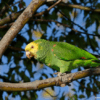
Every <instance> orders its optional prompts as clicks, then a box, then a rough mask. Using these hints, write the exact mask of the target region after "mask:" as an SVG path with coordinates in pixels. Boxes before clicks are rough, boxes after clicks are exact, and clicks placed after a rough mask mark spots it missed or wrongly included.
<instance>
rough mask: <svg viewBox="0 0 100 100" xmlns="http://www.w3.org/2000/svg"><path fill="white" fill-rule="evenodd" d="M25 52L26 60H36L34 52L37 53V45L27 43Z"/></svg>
mask: <svg viewBox="0 0 100 100" xmlns="http://www.w3.org/2000/svg"><path fill="white" fill-rule="evenodd" d="M25 51H26V56H27V57H28V58H31V57H33V56H34V58H37V54H36V52H37V51H38V44H37V43H34V42H31V43H29V44H28V45H26V47H25Z"/></svg>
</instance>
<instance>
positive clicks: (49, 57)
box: [35, 39, 100, 73]
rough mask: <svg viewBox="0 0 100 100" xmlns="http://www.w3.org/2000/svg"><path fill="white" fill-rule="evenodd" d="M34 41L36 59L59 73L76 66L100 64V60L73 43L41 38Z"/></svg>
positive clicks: (95, 65)
mask: <svg viewBox="0 0 100 100" xmlns="http://www.w3.org/2000/svg"><path fill="white" fill-rule="evenodd" d="M35 43H38V44H39V50H38V52H37V60H39V61H41V62H43V63H45V64H46V65H47V66H49V67H51V68H53V69H56V70H58V71H60V72H61V73H63V72H66V71H70V70H72V69H74V68H76V67H78V66H84V67H85V66H90V67H97V66H99V65H100V61H99V60H98V59H97V58H96V57H95V56H93V55H92V54H90V53H89V52H87V51H85V50H82V49H80V48H78V47H76V46H74V45H71V44H68V43H65V42H50V41H46V40H43V39H39V40H36V41H35Z"/></svg>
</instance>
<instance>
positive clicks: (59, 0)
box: [34, 0, 62, 17]
mask: <svg viewBox="0 0 100 100" xmlns="http://www.w3.org/2000/svg"><path fill="white" fill-rule="evenodd" d="M61 1H62V0H58V1H57V2H56V3H54V4H53V5H52V6H50V7H49V8H48V9H46V11H43V12H41V13H38V14H35V15H34V16H35V17H36V16H40V15H43V14H44V13H45V12H47V11H50V9H52V8H53V7H55V6H56V5H58V4H59V3H60V2H61Z"/></svg>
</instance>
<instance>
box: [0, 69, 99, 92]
mask: <svg viewBox="0 0 100 100" xmlns="http://www.w3.org/2000/svg"><path fill="white" fill-rule="evenodd" d="M98 74H100V68H99V67H96V68H90V69H86V70H84V71H78V72H76V73H69V74H66V75H64V76H61V78H60V77H55V78H49V79H45V80H36V81H34V82H27V83H6V82H0V90H3V91H27V90H39V89H42V88H45V87H50V86H55V85H57V86H60V85H61V84H63V83H65V84H66V83H70V82H72V81H74V80H77V79H80V78H83V77H87V76H90V75H98Z"/></svg>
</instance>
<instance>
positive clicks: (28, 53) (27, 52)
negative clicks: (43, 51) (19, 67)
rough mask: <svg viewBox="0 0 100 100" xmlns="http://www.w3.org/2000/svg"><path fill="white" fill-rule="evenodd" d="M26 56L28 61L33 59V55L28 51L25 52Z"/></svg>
mask: <svg viewBox="0 0 100 100" xmlns="http://www.w3.org/2000/svg"><path fill="white" fill-rule="evenodd" d="M26 56H27V58H29V59H30V58H32V57H33V55H32V54H31V52H29V51H26Z"/></svg>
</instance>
